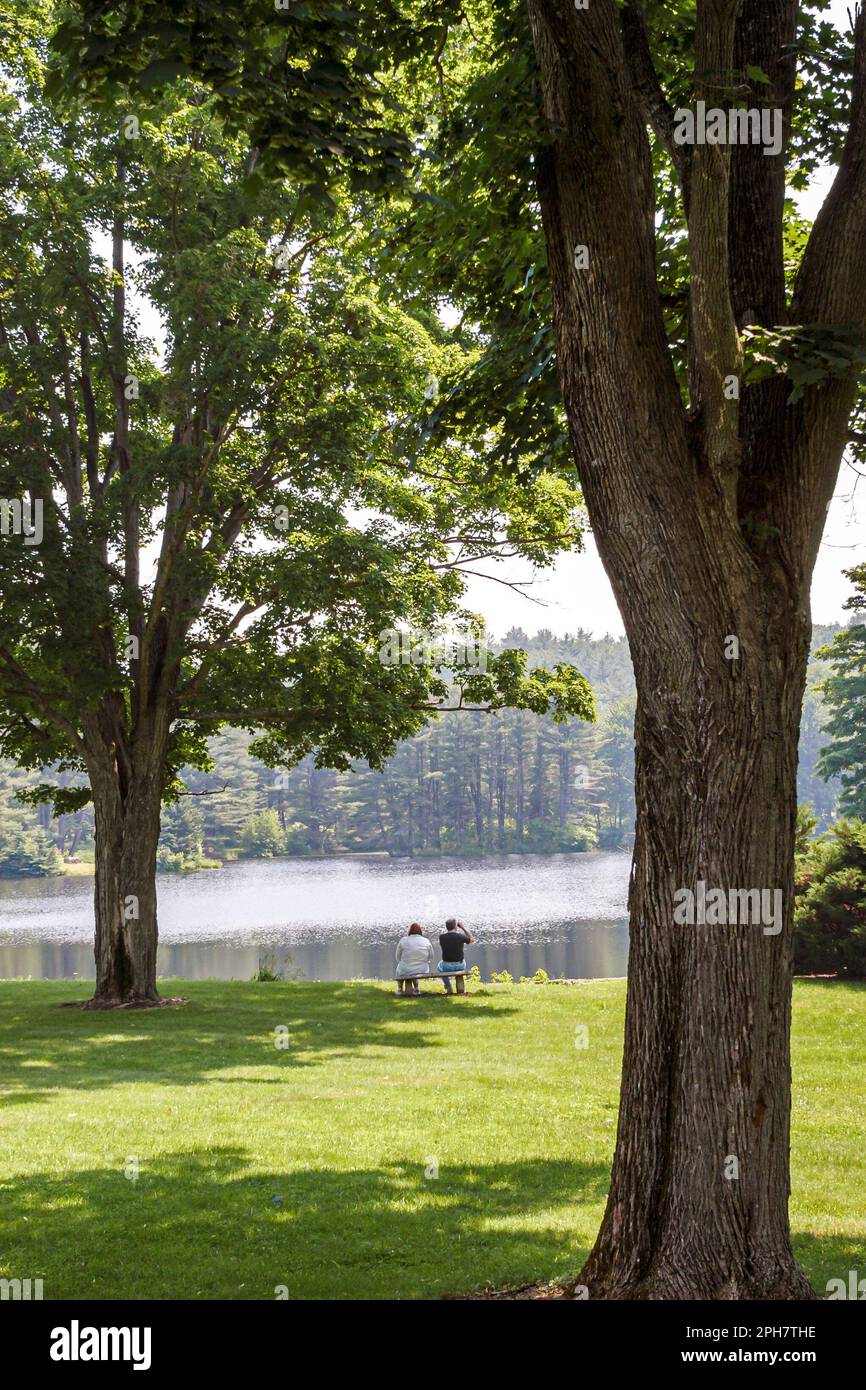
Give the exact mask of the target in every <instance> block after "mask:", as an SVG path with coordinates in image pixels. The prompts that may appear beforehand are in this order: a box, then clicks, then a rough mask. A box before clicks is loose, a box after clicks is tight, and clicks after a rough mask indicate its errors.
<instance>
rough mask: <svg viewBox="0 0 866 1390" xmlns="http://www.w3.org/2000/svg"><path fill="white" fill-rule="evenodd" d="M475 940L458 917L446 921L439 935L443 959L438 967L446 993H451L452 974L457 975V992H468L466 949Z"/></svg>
mask: <svg viewBox="0 0 866 1390" xmlns="http://www.w3.org/2000/svg"><path fill="white" fill-rule="evenodd" d="M474 940H475V937H474V936H470V935H469V933H468V931H467V930H466V928H465V927H464V925H463V923H462V922H458V921H457V918H456V917H449V918H448V921H447V922H446V923H445V930H444V932H442V933H441V935H440V937H439V946H440V949H441V951H442V959H441V960H440V962H439V964H438V965H437V967H436V969H437V970H438V972H439V974H440V975H441V976H442V983H443V985H444V986H445V993H446V994H450V993H451V980H450V978H449V976H451V975H456V980H455V984H456V985H457V993H458V994H465V993H466V983H465V978H464V977H465V975H466V961H465V959H464V951H465V950H466V947H467V946H470V945H471V944H472V942H473V941H474Z"/></svg>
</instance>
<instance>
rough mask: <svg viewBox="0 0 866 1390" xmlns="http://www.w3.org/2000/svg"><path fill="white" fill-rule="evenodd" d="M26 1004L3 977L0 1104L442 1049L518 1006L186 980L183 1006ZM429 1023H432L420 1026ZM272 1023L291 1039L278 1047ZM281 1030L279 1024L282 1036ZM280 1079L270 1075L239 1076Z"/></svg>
mask: <svg viewBox="0 0 866 1390" xmlns="http://www.w3.org/2000/svg"><path fill="white" fill-rule="evenodd" d="M34 988H35V989H36V990H39V991H40V992H39V993H38V994H35V995H34V998H33V1002H30V1000H29V999H28V995H27V989H28V985H27V983H26V982H25V983H16V984H14V985H9V984H7V985H5V986H4V985H2V984H0V1104H2V1105H14V1104H23V1103H25V1102H31V1101H36V1100H39V1099H41V1098H43V1097H44V1096H45V1095H46V1094H47V1093H48V1092H51V1091H54V1090H56V1089H57V1088H58V1087H64V1086H70V1087H74V1088H75V1089H77V1090H78V1089H80V1090H88V1089H94V1088H100V1087H105V1086H113V1085H117V1084H118V1083H123V1084H134V1083H136V1082H152V1081H155V1080H159V1081H162V1082H165V1083H168V1084H169V1085H171V1084H184V1083H190V1082H196V1081H207V1080H216V1079H218V1077H217V1076H216V1075H215V1073H219V1072H221V1071H226V1070H229V1069H231V1068H236V1067H244V1068H249V1067H256V1066H260V1067H262V1068H267V1069H268V1070H272V1069H273V1067H274V1064H275V1062H276V1063H278V1064H279V1066H280V1069H282V1068H284V1067H308V1066H314V1065H316V1064H317V1063H318V1062H320V1061H325V1060H332V1059H334V1058H337V1057H341V1056H353V1057H357V1056H358V1055H359V1053H363V1051H364V1049H370V1048H372V1049H377V1050H378V1049H383V1048H385V1049H392V1048H393V1049H395V1050H398V1051H399V1050H404V1049H409V1050H412V1051H416V1050H419V1049H424V1048H444V1047H445V1046H447V1045H449V1044H448V1043H447V1042H446V1039H445V1038H444V1037H443V1036H440V1034H439V1032H438V1030H436V1029H435V1028H434V1027H431V1026H429V1025H431V1024H434V1025H435V1024H436V1023H437V1022H438V1021H440V1020H442V1019H443V1018H445V1017H446V1016H447V1019H448V1033H449V1038H450V1039H451V1040H452V1041H453V1040H459V1037H460V1034H461V1031H462V1029H464V1028H465V1027H466V1026H467V1025H468V1024H469V1023H470V1022H471V1023H472V1025H473V1026H474V1025H475V1024H480V1025H481V1026H483V1023H484V1021H491V1020H496V1019H501V1018H502V1017H503V1016H504V1015H509V1014H511V1013H514V1012H515V1010H514V1009H512V1008H509V1007H508V1005H507V1004H506V1003H505V1001H504V1000H502V999H497V1000H496V1003H495V1006H494V1005H492V1004H491V1002H490V1000H489V998H488V999H487V1000H486V1001H484V1002H485V1005H486V1006H484V1007H480V1008H479V1007H477V1005H478V1003H479V1002H481V1000H480V999H479V996H478V995H476V996H474V997H473V996H471V995H467V996H466V997H465V998H463V999H459V1000H458V999H456V998H455V999H452V1000H450V1001H449V1000H447V999H442V998H438V997H432V996H423V995H422V997H421V998H420V999H397V998H396V997H395V996H394V995H393V994H391V993H389V992H386V991H385V990H383V989H381V988H377V987H376V986H375V985H372V984H344V983H332V984H331V983H323V984H319V983H316V984H310V983H307V982H305V983H303V984H301V985H295V984H292V983H283V982H278V983H269V984H252V983H251V984H246V985H244V984H237V983H233V984H232V985H231V988H230V989H227V988H226V987H225V986H223V985H220V984H214V985H209V984H207V983H200V982H195V983H193V982H185V983H184V993H185V994H187V995H188V996H189V1001H190V1002H189V1003H188V1004H187V1005H185V1006H184V1008H182V1009H142V1010H120V1011H117V1012H107V1013H103V1012H82V1011H81V1010H79V1009H67V1008H61V1007H59V1006H60V1005H61V1004H63V1003H66V1002H67V1001H68V995H69V984H68V983H66V984H62V983H60V982H58V983H57V984H56V985H54V986H53V987H52V989H51V993H50V1002H47V1001H46V992H45V986H44V985H40V984H37V985H36V986H34ZM425 1024H426V1025H428V1026H427V1027H425ZM277 1030H280V1032H281V1035H282V1037H283V1038H285V1039H286V1041H287V1046H285V1047H279V1048H278V1047H277V1046H276V1045H275V1044H276V1041H277V1036H278V1035H277ZM282 1030H287V1031H285V1032H282ZM246 1081H248V1082H249V1083H250V1084H255V1083H256V1082H257V1081H258V1082H259V1083H261V1084H266V1085H279V1084H281V1082H280V1079H279V1077H277V1076H272V1075H271V1076H262V1077H260V1078H255V1077H247V1078H245V1082H246Z"/></svg>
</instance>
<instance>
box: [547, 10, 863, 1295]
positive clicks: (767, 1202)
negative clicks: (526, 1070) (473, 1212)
mask: <svg viewBox="0 0 866 1390" xmlns="http://www.w3.org/2000/svg"><path fill="white" fill-rule="evenodd" d="M529 12H530V20H531V25H532V33H533V41H534V45H535V51H536V55H537V58H538V65H539V69H540V73H541V88H542V110H543V113H544V116H545V117H546V119H547V121H548V122H549V132H550V141H549V143H548V144H547V145H546V146H545V147H544V148H543V149H542V150H540V151H539V154H538V157H537V160H536V169H537V180H538V193H539V200H540V204H541V210H542V215H543V219H544V230H545V239H546V245H547V259H548V267H549V272H550V280H551V288H552V294H553V311H554V322H555V328H556V340H557V358H558V366H559V372H560V379H561V384H562V393H563V402H564V406H565V410H566V414H567V417H568V422H569V429H570V434H571V440H572V445H573V450H574V456H575V461H576V464H577V468H578V472H579V475H580V481H581V485H582V489H583V493H584V497H585V500H586V504H587V508H588V512H589V517H590V522H591V524H592V527H593V531H594V533H595V536H596V539H597V542H598V548H599V552H600V555H601V558H602V560H603V562H604V565H605V568H606V570H607V573H608V575H609V577H610V580H611V583H612V586H613V589H614V592H615V595H616V598H617V602H618V604H619V607H620V611H621V613H622V615H623V621H624V623H625V627H626V631H627V633H628V638H629V643H630V647H631V653H632V659H633V662H634V667H635V677H636V682H637V690H638V705H637V717H636V740H637V752H636V794H637V812H638V820H637V834H636V843H635V854H634V863H633V869H632V882H631V893H630V931H631V950H630V958H629V978H628V996H627V1021H626V1040H625V1058H624V1066H623V1078H622V1093H621V1105H620V1117H619V1130H618V1136H617V1145H616V1153H615V1157H614V1165H613V1174H612V1181H611V1189H610V1194H609V1198H608V1204H607V1210H606V1214H605V1218H604V1223H603V1226H602V1229H601V1232H600V1234H599V1237H598V1240H597V1243H596V1245H595V1248H594V1249H593V1251H592V1253H591V1255H590V1258H589V1261H588V1263H587V1265H586V1267H585V1269H584V1271H583V1272H582V1274H581V1276H580V1277H581V1282H582V1283H584V1284H586V1285H587V1286H588V1288H589V1291H590V1295H591V1296H594V1297H608V1298H629V1297H632V1298H634V1297H637V1298H716V1299H740V1298H793V1297H801V1296H803V1295H807V1294H808V1293H809V1292H810V1289H809V1285H808V1283H807V1281H806V1279H805V1277H804V1276H803V1275H802V1273H801V1272H800V1271H799V1269H798V1268H797V1265H796V1263H795V1261H794V1258H793V1254H792V1250H791V1244H790V1235H789V1226H788V1214H787V1203H788V1193H789V1127H790V1056H789V1048H790V1043H789V1038H790V1002H791V983H792V956H793V951H792V908H793V903H792V889H793V882H792V880H793V846H794V826H795V815H796V760H797V736H798V728H799V718H800V705H801V699H802V693H803V685H804V678H805V666H806V661H807V656H808V642H809V634H810V617H809V602H808V594H809V586H810V578H811V573H812V568H813V565H814V561H815V556H816V554H817V549H818V544H819V542H820V536H821V531H822V528H823V522H824V516H825V513H826V508H827V506H828V504H829V500H830V498H831V496H832V492H833V487H834V483H835V479H836V476H837V473H838V468H839V462H840V458H841V454H842V449H843V445H844V440H845V437H846V434H847V425H848V419H849V416H850V412H851V408H852V404H853V399H854V385H853V382H852V381H851V380H850V379H849V380H840V381H833V382H827V383H824V384H823V386H822V388H821V390H820V391H817V390H812V391H810V392H807V393H806V396H805V398H804V400H803V401H801V402H800V403H799V404H797V405H794V406H791V405H789V404H787V403H786V402H787V388H786V383H785V382H784V380H781V379H776V380H774V381H771V382H767V383H764V384H763V385H762V386H760V387H757V388H752V387H747V386H746V385H745V384H743V383H742V380H741V377H742V362H741V360H740V344H739V340H738V333H737V330H738V329H739V328H742V326H743V325H744V324H746V323H755V322H759V323H763V324H767V325H773V324H781V323H784V322H786V321H788V322H794V323H827V324H834V323H836V324H839V323H846V322H858V323H862V322H863V321H864V318H866V291H864V287H863V280H862V277H859V279H858V278H857V272H856V269H855V266H856V253H855V252H854V251H853V247H854V245H855V240H856V237H858V236H859V237H861V238H862V236H863V222H864V219H866V199H864V198H863V196H862V169H863V165H862V139H863V131H864V128H866V43H864V26H866V18H864V16H863V15H861V17H860V19H859V20H858V34H859V39H858V45H859V47H858V52H860V53H861V54H862V55H863V56H862V58H861V59H860V60H859V67H858V76H857V79H856V82H855V94H854V99H853V108H852V124H851V135H850V136H849V142H848V145H847V146H846V152H845V156H844V158H843V161H842V166H841V170H840V174H839V178H838V180H837V185H836V187H835V188H834V192H833V195H831V198H830V200H829V202H828V210H827V211H826V212H825V214H822V217H821V218H819V220H818V222H817V224H816V227H815V231H814V233H813V235H812V238H811V240H810V243H809V248H808V249H807V252H806V255H805V257H804V261H803V266H802V268H801V271H800V276H799V279H798V284H797V290H796V293H795V296H794V300H793V304H792V307H791V308H790V310H789V309H788V307H787V305H786V296H785V281H784V267H783V261H782V253H781V230H780V227H781V222H780V219H781V215H782V214H781V209H782V203H783V198H784V180H785V169H784V159H783V158H767V157H765V152H761V151H757V150H749V149H748V148H747V147H743V148H742V149H737V150H736V151H735V152H734V153H733V154H732V152H731V150H730V149H724V148H722V147H720V146H711V145H706V146H695V148H694V149H693V150H691V151H690V152H688V155H687V152H685V151H683V150H682V149H678V148H677V147H676V145H675V143H674V142H673V141H672V139H671V138H670V129H671V122H672V113H671V111H670V109H669V108H668V107H667V104H666V102H665V99H664V97H663V95H662V93H661V90H660V88H659V87H658V83H657V79H656V77H655V75H654V73H653V68H652V56H651V53H650V50H649V45H648V42H647V37H646V31H645V28H644V24H643V19H642V12H641V6H640V5H639V4H637V3H635V0H628V3H626V4H625V5H624V6H620V5H618V4H617V3H615V0H593V3H592V4H591V5H590V6H589V7H588V8H587V9H584V10H581V11H577V10H576V9H574V8H573V7H572V6H571V5H570V4H569V3H568V0H529ZM795 17H796V4H795V3H794V0H740V3H737V0H714V2H713V3H709V0H699V3H698V7H697V28H696V36H695V68H696V72H697V78H696V88H697V95H698V96H701V95H702V94H704V95H705V94H706V93H705V92H704V91H703V90H702V89H703V84H704V83H706V82H708V81H711V80H712V78H713V74H714V73H718V72H720V71H727V70H730V69H731V68H732V66H733V63H734V59H735V56H738V57H742V56H743V55H744V54H748V61H749V62H751V63H760V64H761V65H762V68H763V69H764V70H765V71H766V72H767V73H769V74H770V77H771V86H770V88H769V90H766V91H765V94H764V95H763V96H761V95H758V96H753V101H754V102H755V103H756V104H761V103H766V104H772V103H779V104H782V105H784V106H786V107H787V105H788V103H789V102H790V99H791V94H792V92H793V83H794V65H793V63H792V62H791V61H790V54H789V52H788V50H787V49H786V44H787V43H789V42H790V39H791V36H792V34H793V32H794V23H795ZM737 25H739V26H740V28H739V30H737ZM648 122H651V123H652V124H653V128H654V129H655V131H656V135H657V137H658V138H659V139H660V140H661V141H662V143H665V144H666V147H667V148H668V152H669V154H670V157H671V161H672V164H673V166H674V167H675V169H676V171H677V174H678V177H679V179H680V182H681V185H682V188H683V191H684V203H685V206H686V210H687V212H688V225H689V253H690V270H691V277H690V278H691V283H690V294H689V309H690V322H691V333H690V341H689V358H690V360H689V378H690V379H689V393H688V395H689V398H688V403H687V405H684V402H683V397H682V390H681V385H680V383H679V382H678V380H677V378H676V376H675V373H674V370H673V363H672V357H671V351H670V348H669V344H668V341H667V337H666V333H665V328H664V321H663V315H662V311H661V306H660V301H659V291H658V285H657V280H656V263H655V229H654V215H655V198H654V192H653V178H652V166H651V160H650V153H649V146H648V141H647V135H646V126H647V123H648ZM732 161H733V163H734V168H735V176H734V178H733V179H732V180H731V178H730V164H731V162H732ZM577 248H582V250H581V254H580V255H577V254H576V249H577ZM732 382H733V383H736V386H737V390H731V389H729V388H730V385H731V383H732ZM740 387H742V395H743V400H742V405H741V403H740V399H739V394H740ZM733 638H736V639H737V644H738V645H735V644H734V642H733V641H732V640H731V639H733ZM698 884H704V885H706V891H707V892H709V891H710V890H712V889H721V890H723V891H724V893H725V894H726V895H728V894H730V893H731V892H732V891H733V892H738V893H739V892H743V891H746V890H768V892H769V895H770V903H771V904H772V903H773V895H774V893H775V892H776V891H777V890H778V891H780V892H781V895H782V913H781V930H780V931H775V929H774V926H773V928H772V929H771V930H770V931H768V930H767V927H768V925H769V924H768V923H766V922H762V921H758V922H752V921H746V922H743V921H742V920H739V921H736V922H735V923H733V924H723V923H719V924H716V925H698V924H695V925H687V924H679V923H678V921H677V918H676V917H675V910H676V907H677V903H678V898H677V894H678V892H680V891H682V890H691V891H692V892H693V893H695V894H696V895H697V893H698V891H699V890H698Z"/></svg>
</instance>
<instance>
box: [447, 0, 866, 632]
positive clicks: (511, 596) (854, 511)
mask: <svg viewBox="0 0 866 1390" xmlns="http://www.w3.org/2000/svg"><path fill="white" fill-rule="evenodd" d="M848 8H849V0H833V4H832V5H831V7H830V10H829V12H828V15H827V18H832V20H833V22H834V23H835V24H837V25H838V26H839V27H840V28H842V27H844V28H847V27H848V18H847V11H848ZM834 174H835V170H833V169H829V168H828V169H824V170H822V171H821V175H820V176H819V177H818V178H816V180H815V181H814V183H813V185H812V187H811V188H810V189H809V190H808V192H807V193H805V194H803V195H800V196H799V198H798V202H799V204H800V207H801V210H802V212H803V214H804V216H806V217H808V218H809V219H810V220H813V219H814V217H815V215H816V213H817V211H818V209H819V208H820V206H821V204H822V203H823V201H824V197H825V196H826V193H827V191H828V189H829V187H830V185H831V183H832V181H833V176H834ZM856 483H857V475H856V474H855V473H854V472H853V471H852V469H851V468H849V467H847V465H844V464H843V466H842V469H841V471H840V474H839V482H838V484H837V487H836V494H835V496H834V498H833V502H832V504H831V506H830V510H829V512H828V514H827V524H826V527H825V530H824V538H823V541H822V544H821V550H820V553H819V556H818V562H817V565H816V566H815V574H814V578H813V582H812V618H813V621H814V622H817V623H830V622H838V621H840V620H844V618H845V613H844V611H843V608H842V605H843V603H844V601H845V599H846V598H847V597H848V594H849V593H850V585H849V583H848V581H847V580H846V579H845V578H844V576H843V574H842V571H843V570H845V569H850V568H851V566H852V565H854V564H857V563H858V562H862V561H863V560H866V527H864V519H866V491H864V488H866V483H864V487H863V488H861V489H860V490H859V492H856V493H855V491H854V489H855V484H856ZM474 568H476V569H482V568H486V571H487V572H488V573H490V574H497V575H499V576H500V577H502V578H504V579H508V580H512V581H515V580H528V579H533V574H532V568H531V566H530V565H529V564H528V563H526V562H520V561H515V560H512V561H508V562H503V563H502V564H501V565H498V566H497V565H487V566H486V567H483V566H481V565H477V566H474ZM527 594H529V595H531V598H530V597H525V596H523V595H521V594H519V593H515V592H514V591H513V590H511V589H508V588H505V587H504V586H503V585H501V584H497V583H494V582H491V581H489V580H483V579H471V580H470V581H469V587H468V594H467V598H468V604H469V606H470V607H471V608H474V609H475V610H477V611H478V612H480V613H483V614H484V616H485V617H486V619H487V623H488V627H489V628H490V630H491V632H493V633H494V634H495V635H497V636H503V635H504V634H505V632H507V630H508V628H510V627H522V628H524V629H525V630H526V631H527V632H529V633H532V632H535V631H537V629H538V628H541V627H546V628H550V629H551V630H552V631H553V632H556V633H565V632H574V631H575V629H576V628H579V627H581V628H586V629H589V630H590V631H591V632H594V633H595V634H596V636H602V635H603V634H604V633H606V632H610V633H614V634H620V633H622V632H623V631H624V629H623V625H622V619H621V618H620V615H619V609H618V608H617V606H616V602H615V600H614V597H613V592H612V590H611V587H610V584H609V583H608V579H607V575H606V574H605V572H604V569H603V567H602V563H601V561H600V559H599V557H598V551H597V550H596V548H595V543H594V541H593V539H592V536H587V537H586V546H585V550H584V551H583V552H582V553H581V554H579V555H571V554H569V555H563V556H561V557H560V559H559V561H558V562H557V564H556V566H555V567H554V568H552V569H550V570H545V571H540V572H537V574H536V576H535V579H534V582H533V584H532V587H531V588H530V589H528V590H527ZM538 599H540V600H542V601H543V602H544V604H545V605H546V606H545V607H543V608H542V607H539V605H538V603H537V602H533V600H538Z"/></svg>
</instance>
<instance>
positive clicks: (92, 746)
mask: <svg viewBox="0 0 866 1390" xmlns="http://www.w3.org/2000/svg"><path fill="white" fill-rule="evenodd" d="M84 724H85V729H84V732H85V740H86V742H87V748H88V772H89V777H90V786H91V791H92V795H93V805H94V818H95V825H94V838H95V844H96V883H95V890H94V908H95V915H96V939H95V948H94V953H95V957H96V988H95V991H94V995H93V999H92V1000H91V1001H90V1004H89V1006H88V1007H90V1008H104V1009H107V1008H128V1007H130V1006H136V1005H138V1006H147V1005H154V1004H159V1003H161V1002H163V1001H162V1000H161V999H160V995H159V993H158V991H157V987H156V954H157V944H158V930H157V916H156V852H157V846H158V844H159V831H160V808H161V802H162V789H163V782H164V776H165V773H164V764H165V756H166V743H167V738H168V716H167V714H165V713H163V714H162V715H161V716H160V717H159V718H158V719H154V720H148V721H146V723H144V724H143V725H142V728H141V730H140V733H139V737H138V738H137V740H136V741H135V744H134V745H133V747H132V749H131V750H130V751H129V753H126V754H125V755H122V756H120V757H119V756H118V745H117V743H116V742H114V741H109V740H108V739H107V738H106V733H105V729H106V720H105V719H104V718H103V719H102V720H100V719H99V718H98V717H97V718H94V719H88V720H85V721H84Z"/></svg>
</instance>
